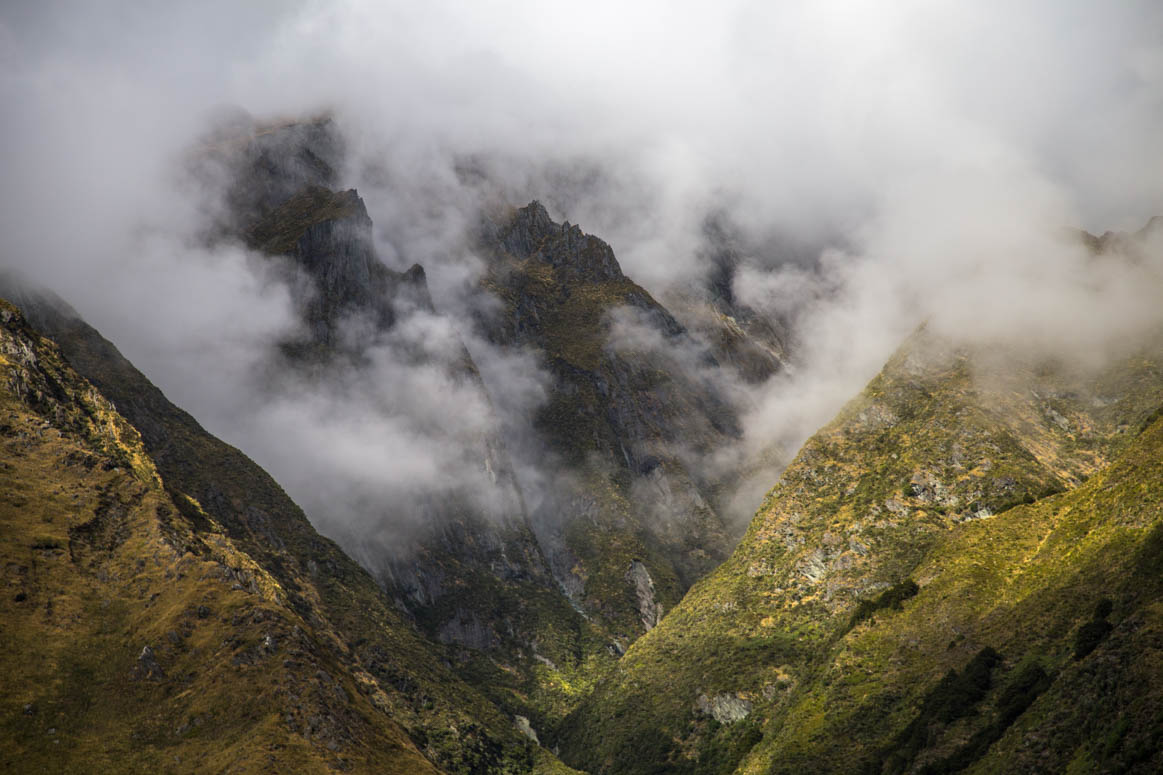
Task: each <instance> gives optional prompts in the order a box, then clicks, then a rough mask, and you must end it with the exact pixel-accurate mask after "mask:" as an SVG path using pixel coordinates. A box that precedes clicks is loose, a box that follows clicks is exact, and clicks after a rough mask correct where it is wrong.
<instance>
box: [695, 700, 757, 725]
mask: <svg viewBox="0 0 1163 775" xmlns="http://www.w3.org/2000/svg"><path fill="white" fill-rule="evenodd" d="M695 707H696V708H697V709H698V711H699V713H702V714H703V715H704V716H711V717H712V718H714V719H715V721H718V722H719V723H720V724H733V723H735V722H736V721H742V720H743V719H745V718H747V716H748V715H750V714H751V707H752V704H751V701H750V700H745V699H743V698H742V697H740V696H739V695H737V694H716V695H714V696H713V697H708V696H707V695H706V694H700V695H699V696H698V699H697V700H695Z"/></svg>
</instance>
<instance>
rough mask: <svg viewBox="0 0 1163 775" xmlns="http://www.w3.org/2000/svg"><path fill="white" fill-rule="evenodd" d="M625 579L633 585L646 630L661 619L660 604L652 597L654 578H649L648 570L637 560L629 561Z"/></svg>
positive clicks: (652, 627)
mask: <svg viewBox="0 0 1163 775" xmlns="http://www.w3.org/2000/svg"><path fill="white" fill-rule="evenodd" d="M626 580H627V581H629V582H630V583H631V584H632V585H633V586H634V595H635V597H637V598H638V613H639V614H640V615H641V617H642V626H643V628H645V629H646V631H647V632H649V631H650V630H652V629H654V626H655V625H656V624H658V623H659V622H660V621H662V604H661V603H659V602H658V601H657V600H655V599H654V579H652V578H650V571H648V570H646V566H645V565H643V564H642V563H641V562H640V561H639V560H634V561H633V562H631V563H630V569H629V570H628V571H626Z"/></svg>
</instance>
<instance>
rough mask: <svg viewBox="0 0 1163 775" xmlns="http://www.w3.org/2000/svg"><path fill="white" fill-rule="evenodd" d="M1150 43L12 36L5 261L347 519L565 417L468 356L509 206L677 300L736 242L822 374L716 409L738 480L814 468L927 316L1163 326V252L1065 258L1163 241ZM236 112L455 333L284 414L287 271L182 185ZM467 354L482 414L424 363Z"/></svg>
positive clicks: (554, 20) (1057, 328)
mask: <svg viewBox="0 0 1163 775" xmlns="http://www.w3.org/2000/svg"><path fill="white" fill-rule="evenodd" d="M223 19H228V20H229V22H230V23H229V24H226V25H223V24H222V21H223ZM224 29H225V32H224V31H223V30H224ZM1159 30H1163V7H1161V6H1160V5H1159V4H1158V3H1154V2H1149V1H1147V0H1142V1H1139V2H1126V3H1119V4H1117V5H1113V6H1112V5H1110V4H1107V5H1105V6H1099V5H1098V4H1094V3H1086V2H1051V1H1050V0H1025V1H1024V2H1019V3H1003V2H1000V1H995V0H989V1H987V2H966V1H964V0H961V1H957V0H943V1H942V2H935V3H934V2H919V1H910V2H901V3H894V4H889V5H886V4H884V3H876V2H871V1H870V0H864V1H862V0H825V2H818V3H812V4H809V5H804V4H799V3H753V2H744V0H733V1H732V2H718V3H703V2H683V3H678V4H675V3H663V2H658V1H655V0H650V1H648V2H643V3H637V4H635V5H634V7H633V8H627V7H626V5H625V4H624V3H613V2H596V3H589V4H585V5H576V6H570V7H560V6H559V7H554V6H550V5H546V4H544V3H540V4H539V3H532V2H524V1H522V0H494V1H492V2H485V3H474V4H471V5H468V6H467V7H466V5H465V4H460V3H451V2H435V3H427V4H423V5H422V6H418V5H415V4H406V3H388V4H382V3H368V2H364V1H363V0H341V1H340V2H334V3H326V4H324V3H315V2H299V3H276V2H266V3H250V4H247V5H246V7H245V8H244V9H242V10H240V9H239V8H237V4H234V3H221V2H211V3H202V4H198V6H197V7H190V8H185V9H177V10H175V9H172V8H169V7H167V6H165V5H154V6H147V7H144V8H143V7H141V6H140V5H139V4H128V3H125V4H121V3H112V4H102V5H101V6H100V7H97V6H94V5H92V4H88V3H84V2H49V3H37V4H34V5H27V4H26V5H13V6H12V7H6V8H5V9H4V10H3V11H0V64H2V65H3V67H0V73H2V75H0V99H2V100H3V104H4V105H5V110H4V111H3V114H2V116H0V131H2V132H3V136H4V138H5V142H4V143H3V145H2V147H0V163H2V165H3V169H4V170H5V176H4V181H3V183H2V184H0V261H2V262H3V263H4V264H5V265H9V266H15V267H19V268H21V269H22V270H23V271H24V272H25V273H27V274H29V275H31V276H32V277H33V278H35V279H37V280H39V281H41V282H43V283H45V284H46V285H48V286H50V287H52V288H53V289H55V290H56V291H57V292H59V293H60V294H61V295H62V296H64V297H66V298H67V299H69V300H70V301H71V302H72V303H73V304H74V305H75V306H76V307H77V309H78V310H79V311H80V312H81V313H82V314H83V315H84V316H85V317H86V318H87V319H89V320H90V321H91V322H93V323H94V325H96V326H97V327H98V328H99V329H101V330H102V331H103V332H104V333H105V334H106V335H107V336H109V337H110V338H111V339H113V340H114V341H116V342H117V343H118V345H119V346H120V347H121V348H122V350H123V351H124V352H125V353H126V354H127V356H129V357H130V358H131V359H132V360H134V361H135V362H136V363H137V364H138V365H139V366H140V367H141V368H142V369H143V370H144V371H145V372H146V373H147V374H148V375H149V376H150V377H151V379H153V380H154V381H156V382H157V383H158V384H159V385H160V386H161V387H162V388H163V389H164V390H165V391H166V392H167V393H168V394H170V395H171V396H172V397H173V398H174V399H175V401H177V402H178V403H179V404H182V405H183V406H185V407H187V408H188V409H190V410H191V411H192V412H193V413H194V414H195V415H196V416H198V417H199V419H200V420H202V421H203V422H204V423H205V424H206V425H207V427H208V428H209V429H210V430H211V431H213V432H215V433H218V434H219V435H222V436H223V437H224V438H227V439H228V440H230V441H232V442H234V443H236V444H238V445H239V446H240V447H242V448H243V449H245V450H247V451H248V452H249V453H251V454H252V455H253V456H254V457H256V459H258V460H259V462H260V463H262V464H263V465H265V466H268V467H269V468H270V469H271V470H272V472H273V473H275V475H276V477H277V478H279V479H280V481H282V482H283V483H284V484H285V485H286V486H287V487H288V489H289V490H290V491H291V493H292V495H294V496H295V497H297V498H300V499H302V500H303V502H304V503H305V505H307V506H308V509H309V511H311V512H312V513H313V515H315V516H316V517H319V516H320V515H321V514H323V513H324V512H326V513H328V514H331V515H333V519H334V521H335V523H347V522H350V521H351V520H355V519H357V517H356V516H354V515H356V514H359V513H364V512H366V511H367V510H368V507H367V505H366V504H367V503H370V502H372V501H375V500H377V499H383V498H388V499H390V498H392V497H395V495H396V494H398V493H399V492H401V491H402V490H401V489H399V488H405V489H406V488H407V487H413V488H414V487H416V486H417V483H422V484H423V487H428V488H432V489H435V490H439V489H440V488H441V487H444V486H445V483H447V482H451V481H458V482H470V483H471V481H472V476H476V475H477V474H476V473H473V472H477V471H479V470H480V469H481V466H480V465H479V463H480V461H478V460H472V459H466V457H465V454H464V451H463V450H464V448H465V440H466V439H474V438H481V437H483V436H488V435H489V434H492V433H495V432H496V427H495V423H497V422H499V421H498V420H496V419H495V418H496V417H498V416H499V417H500V418H501V421H503V422H504V423H508V424H509V425H512V424H514V423H519V422H520V421H521V419H520V418H522V417H527V416H528V414H529V413H531V412H532V411H533V409H534V408H535V407H536V406H538V405H539V402H541V401H543V400H544V392H545V390H546V389H547V387H546V383H545V377H544V374H543V373H542V371H541V368H540V366H539V364H538V363H537V360H536V357H535V356H533V355H530V354H528V353H519V354H514V353H502V352H499V351H496V350H495V348H490V347H489V346H488V345H487V343H484V342H483V341H479V340H478V339H477V338H476V337H475V336H474V333H473V323H472V321H473V319H474V315H476V314H477V313H478V311H479V305H480V304H482V303H487V302H485V301H482V300H481V299H480V298H479V297H478V296H477V295H476V292H475V290H474V288H475V286H476V284H475V281H476V279H477V277H478V276H479V273H480V272H481V269H482V262H481V259H480V258H479V257H478V256H476V255H474V252H473V247H472V242H471V239H469V235H470V234H471V232H472V229H473V228H474V226H475V224H476V223H477V218H478V214H479V212H480V210H481V208H482V207H489V206H491V205H492V204H494V203H495V202H496V201H498V200H500V201H508V202H510V203H513V204H523V203H525V202H527V201H528V200H531V199H534V198H536V199H540V200H542V201H543V202H545V203H546V204H547V205H548V206H549V207H550V209H551V211H552V214H553V215H554V216H555V217H556V218H557V219H559V220H561V219H566V218H568V219H569V220H570V221H572V222H575V223H580V224H582V225H583V227H584V228H585V230H586V231H588V232H590V233H593V234H596V235H599V236H600V237H602V238H603V239H605V240H607V241H608V242H610V243H611V245H612V246H613V247H614V249H615V251H616V252H617V255H618V258H619V260H620V262H621V263H622V266H623V268H624V270H625V271H626V273H627V274H628V275H630V276H631V277H632V278H634V279H635V280H636V281H638V282H640V283H641V284H643V285H644V286H645V287H646V288H647V289H648V290H650V291H651V292H652V293H653V294H655V296H656V297H658V298H663V297H665V296H666V294H667V293H668V292H671V291H674V290H676V289H679V290H681V289H683V288H686V287H689V286H691V285H695V284H699V283H701V282H703V281H704V280H705V278H706V276H707V274H708V272H709V267H708V265H707V262H706V260H705V256H706V255H707V248H708V245H707V234H706V231H705V228H704V226H705V223H706V220H707V218H708V217H709V216H711V215H712V214H721V215H722V216H723V217H724V218H725V219H727V220H728V221H729V222H730V224H731V225H732V228H733V229H735V230H736V231H737V232H738V234H739V235H740V237H741V241H742V242H743V243H744V244H746V245H748V246H749V247H748V249H747V251H746V252H745V254H744V256H743V260H742V263H741V267H740V269H739V270H738V272H737V273H736V276H735V278H734V291H735V295H736V296H737V298H739V299H740V300H742V301H743V302H744V303H746V304H747V305H749V306H750V307H752V308H753V309H755V310H757V311H759V313H761V314H766V315H772V316H781V317H782V318H784V319H787V320H790V321H792V322H793V324H794V338H795V342H796V348H795V355H794V358H792V360H791V363H790V364H789V368H787V369H786V370H785V371H784V372H783V373H782V374H781V375H779V376H778V377H776V378H774V379H773V380H771V381H768V382H767V383H765V384H763V385H760V386H756V385H744V384H742V383H740V384H735V383H732V384H731V385H730V386H728V387H727V388H725V389H727V390H728V392H730V393H731V395H733V396H735V397H736V402H737V404H738V406H739V407H741V408H742V410H743V411H744V417H745V422H744V430H745V435H744V441H743V444H744V445H745V447H746V448H747V454H752V453H753V452H755V451H757V450H760V449H763V448H764V447H765V446H769V445H771V444H772V443H775V442H778V443H779V444H781V445H783V446H785V447H789V448H794V447H795V445H797V444H798V443H799V441H801V440H802V439H803V438H804V437H805V436H806V435H807V434H809V433H811V432H812V431H813V430H814V429H815V428H816V427H818V426H819V425H820V424H822V423H823V422H825V421H826V420H827V419H829V417H830V416H831V415H832V414H833V413H834V412H835V411H836V409H837V408H838V407H839V406H840V405H842V403H843V402H844V401H845V400H847V399H848V398H849V397H850V396H851V395H852V394H853V393H854V392H855V391H856V390H858V389H859V388H860V387H861V385H863V384H864V382H865V381H866V380H867V379H868V378H869V377H870V376H871V375H872V374H873V373H875V371H876V370H877V369H878V368H879V367H880V365H881V364H882V363H883V362H884V360H885V359H886V357H887V356H888V354H889V353H891V351H892V350H893V349H894V348H895V347H896V346H897V345H898V344H899V342H900V341H901V340H902V338H903V337H904V336H906V335H907V334H908V333H909V332H910V331H911V330H912V329H913V328H914V327H915V326H916V325H917V324H918V323H919V322H920V321H922V320H928V321H930V324H931V325H932V326H934V327H935V328H936V329H937V330H939V331H941V332H942V333H948V334H951V335H954V336H956V337H959V338H963V339H968V340H973V341H988V340H991V339H1011V340H1012V339H1015V338H1016V339H1019V340H1020V341H1021V342H1023V343H1025V344H1026V345H1028V346H1031V347H1038V348H1041V349H1042V350H1044V351H1045V352H1048V353H1053V354H1063V353H1065V354H1070V353H1073V354H1078V353H1087V354H1088V356H1089V355H1093V354H1095V353H1103V352H1107V351H1109V350H1110V349H1111V348H1112V347H1113V346H1114V345H1115V343H1118V342H1122V341H1127V340H1129V339H1133V338H1134V337H1135V336H1136V335H1138V334H1139V333H1141V332H1143V331H1145V330H1148V329H1150V328H1152V327H1153V326H1155V325H1157V324H1158V323H1159V322H1160V321H1159V312H1158V305H1157V304H1156V303H1155V300H1156V299H1157V298H1158V295H1157V294H1156V293H1155V292H1154V291H1155V289H1156V288H1157V287H1158V279H1159V264H1158V256H1159V252H1160V251H1159V245H1158V241H1157V240H1156V241H1155V242H1153V243H1151V245H1150V247H1148V248H1146V249H1145V251H1144V256H1142V257H1140V260H1137V261H1130V262H1110V261H1107V262H1102V261H1096V260H1095V259H1094V258H1093V257H1092V256H1090V255H1089V254H1088V253H1087V251H1086V250H1085V249H1084V248H1083V247H1081V246H1080V245H1077V244H1072V243H1070V242H1069V241H1066V240H1064V239H1063V238H1062V233H1063V229H1064V228H1065V227H1067V226H1072V225H1073V226H1080V227H1085V228H1089V229H1091V230H1094V231H1103V230H1105V229H1106V228H1117V229H1127V230H1131V229H1135V228H1138V227H1139V226H1140V225H1141V224H1142V223H1144V222H1145V221H1146V219H1147V218H1148V217H1149V216H1151V215H1155V214H1158V213H1163V133H1160V132H1159V131H1158V129H1159V127H1160V126H1163V98H1161V96H1160V95H1163V39H1161V36H1160V34H1159V32H1158V31H1159ZM223 104H233V105H242V106H245V108H246V109H247V110H248V111H250V113H252V114H254V115H264V116H274V115H279V116H299V115H306V114H313V113H316V112H318V111H319V110H321V109H327V110H331V111H332V112H333V113H334V115H335V116H336V119H337V121H338V123H339V125H340V126H341V127H342V131H343V133H344V135H345V137H346V138H347V143H348V154H347V161H348V165H347V169H346V170H345V171H344V173H343V182H344V185H351V186H355V187H357V188H358V189H359V190H360V192H361V194H362V195H363V197H364V199H365V201H366V203H367V206H368V209H369V213H370V215H371V217H372V220H373V221H374V223H375V228H376V230H375V239H376V248H377V252H378V253H379V255H380V256H381V257H382V258H383V259H384V260H385V262H387V263H388V264H389V265H390V266H392V267H393V268H396V269H401V270H402V269H404V268H406V267H408V266H410V265H411V264H412V263H414V262H419V263H421V264H422V265H424V267H425V268H426V270H427V273H428V279H429V283H430V285H431V288H432V293H433V297H434V299H435V302H436V308H437V310H438V312H437V313H431V312H425V311H420V310H411V311H406V314H404V315H403V323H402V325H400V326H399V327H398V330H396V331H395V333H393V335H392V336H393V337H394V339H392V340H391V341H385V342H381V343H380V344H379V345H378V346H377V349H375V350H374V351H373V353H372V355H371V357H370V363H371V366H370V371H368V372H366V373H363V374H361V375H358V376H357V375H348V376H347V377H344V379H342V380H339V381H332V382H329V383H328V384H327V386H326V389H325V390H321V389H319V386H318V384H311V383H303V384H298V383H295V382H293V381H292V382H289V383H287V384H283V385H281V386H280V389H279V391H278V393H277V394H276V395H275V396H274V397H273V398H271V396H269V395H265V394H262V393H261V392H260V387H261V386H262V385H263V381H262V380H261V379H256V377H255V374H256V371H257V372H258V373H261V372H262V369H263V368H265V366H264V364H265V363H266V361H267V359H268V358H269V352H270V348H271V347H272V345H273V344H274V343H277V342H278V341H281V340H283V339H285V338H286V337H287V336H288V335H289V332H292V331H293V330H294V329H295V327H296V326H297V325H298V324H297V322H296V318H295V311H294V304H293V302H292V300H291V298H290V296H289V293H288V291H287V289H286V286H285V285H284V284H282V283H281V281H280V280H279V278H278V277H277V276H276V274H277V273H272V270H271V269H270V267H269V264H268V263H267V262H266V261H265V260H264V259H262V258H261V257H257V256H255V255H252V254H249V253H248V252H247V251H245V250H243V249H241V248H238V247H231V246H227V245H216V246H207V245H206V243H205V242H204V241H203V240H200V238H199V234H200V233H201V230H202V229H203V228H204V226H205V222H206V217H207V212H208V211H210V210H212V205H211V202H212V201H213V198H214V197H215V196H218V195H219V194H220V192H219V191H217V190H215V189H214V188H213V187H210V188H204V187H197V186H195V187H191V186H190V185H189V181H182V180H179V179H178V176H179V170H180V169H181V167H182V164H181V160H182V158H183V155H184V154H185V153H187V151H188V149H189V148H190V147H191V146H192V145H196V144H197V143H198V142H199V138H200V137H201V136H202V135H203V133H204V132H205V130H206V126H207V122H208V120H209V117H211V116H213V115H216V113H215V111H216V110H217V109H218V108H219V106H221V105H223ZM788 245H796V246H799V247H798V248H797V249H796V250H793V251H789V250H788V249H787V246H788ZM805 246H806V247H805ZM624 333H625V331H624ZM639 333H641V332H639ZM453 341H456V342H459V341H465V342H467V344H468V347H469V349H470V350H471V351H472V353H473V356H474V358H475V359H476V360H477V361H478V363H479V365H480V368H481V372H482V374H483V377H484V381H485V383H486V385H487V386H488V393H489V396H490V397H491V401H490V400H489V399H486V398H485V396H484V394H482V393H481V392H480V390H479V389H478V388H476V387H473V386H471V385H466V384H465V383H463V382H460V383H458V382H457V381H456V380H455V379H450V378H449V376H448V372H447V369H443V368H440V367H438V366H433V365H432V364H447V363H448V361H449V357H450V356H449V355H448V353H449V352H450V351H451V350H450V349H449V348H453V345H451V344H449V343H450V342H453ZM457 346H459V345H457ZM453 349H455V348H453ZM417 352H421V353H426V354H427V356H428V358H429V359H428V361H427V362H426V363H425V362H420V361H417V360H416V359H415V357H414V355H415V353H417ZM674 359H675V362H676V363H686V364H688V365H690V366H691V368H692V369H694V370H695V371H696V372H697V371H698V369H700V368H702V366H700V365H699V364H700V363H701V362H700V361H698V360H697V359H696V360H692V359H691V357H690V356H689V354H688V353H676V354H675V357H674ZM700 378H701V376H700ZM722 378H723V379H724V380H726V379H728V375H727V374H726V373H725V372H724V373H723V376H722ZM361 391H362V392H361ZM356 393H359V394H360V395H362V396H365V397H364V398H361V399H360V400H359V401H355V400H352V396H353V395H355V394H356ZM384 418H388V419H384ZM488 418H494V419H488ZM373 419H374V422H373ZM514 432H515V431H514ZM470 457H471V456H470ZM321 482H332V483H334V484H333V485H332V486H333V489H328V487H325V486H322V485H321V484H320V483H321ZM458 486H459V485H458ZM376 518H377V519H379V515H377V517H376ZM324 521H326V519H324ZM386 522H387V523H388V524H397V523H400V524H403V523H406V522H407V519H405V518H404V517H393V516H391V515H388V518H387V520H386ZM385 540H387V541H391V540H395V539H394V538H388V539H385Z"/></svg>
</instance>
